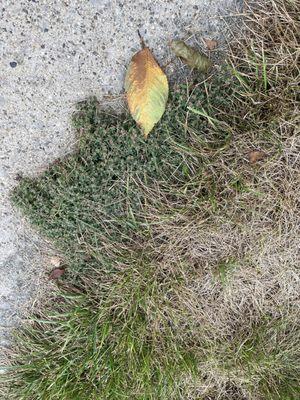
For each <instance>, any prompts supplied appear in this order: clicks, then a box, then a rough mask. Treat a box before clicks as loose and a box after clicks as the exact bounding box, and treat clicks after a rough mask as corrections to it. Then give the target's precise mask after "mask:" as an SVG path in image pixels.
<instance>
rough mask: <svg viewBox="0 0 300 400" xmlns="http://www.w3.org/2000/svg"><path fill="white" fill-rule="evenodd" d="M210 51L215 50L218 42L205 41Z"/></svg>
mask: <svg viewBox="0 0 300 400" xmlns="http://www.w3.org/2000/svg"><path fill="white" fill-rule="evenodd" d="M203 40H204V42H205V44H206V47H207V49H208V50H214V49H215V48H216V47H217V46H218V42H217V41H216V40H213V39H205V38H204V39H203Z"/></svg>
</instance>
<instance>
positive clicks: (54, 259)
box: [50, 256, 61, 268]
mask: <svg viewBox="0 0 300 400" xmlns="http://www.w3.org/2000/svg"><path fill="white" fill-rule="evenodd" d="M60 263H61V259H60V258H59V257H57V256H53V257H51V258H50V264H51V265H53V266H54V267H55V268H59V266H60Z"/></svg>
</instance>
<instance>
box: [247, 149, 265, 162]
mask: <svg viewBox="0 0 300 400" xmlns="http://www.w3.org/2000/svg"><path fill="white" fill-rule="evenodd" d="M265 157H266V153H264V152H263V151H260V150H252V151H250V152H249V153H248V159H249V162H250V164H255V163H256V162H257V161H261V160H263V159H264V158H265Z"/></svg>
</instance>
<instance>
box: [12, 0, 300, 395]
mask: <svg viewBox="0 0 300 400" xmlns="http://www.w3.org/2000/svg"><path fill="white" fill-rule="evenodd" d="M299 11H300V10H299V5H298V4H297V3H296V2H292V1H288V2H282V1H281V0H274V1H270V2H268V3H267V4H264V5H261V6H260V5H256V6H255V7H254V8H249V9H248V14H247V15H246V16H245V23H246V28H247V29H246V38H245V39H243V40H241V41H240V42H239V43H235V44H234V46H233V48H234V50H233V53H232V54H231V56H230V59H229V64H228V66H229V69H230V70H231V73H232V75H233V76H234V78H233V79H232V78H231V77H230V75H228V72H227V73H226V74H225V75H224V74H219V76H218V77H215V78H213V79H209V80H206V81H205V82H204V83H201V82H199V83H194V84H188V85H183V86H179V87H178V88H176V89H174V91H173V94H172V97H171V99H170V103H169V106H168V110H167V112H166V114H165V116H164V119H163V120H162V122H161V124H160V125H159V126H158V127H157V128H156V130H155V132H154V134H153V135H152V136H150V138H149V140H148V141H147V142H145V141H144V139H143V138H142V137H141V135H140V134H139V132H137V130H136V128H135V126H134V125H133V123H132V122H131V121H130V119H128V118H127V117H115V118H113V119H111V117H106V116H105V115H104V114H103V113H101V112H100V111H99V110H98V108H97V104H96V103H95V102H94V101H92V102H89V103H87V105H85V106H84V107H83V108H82V109H81V111H80V113H79V114H78V115H77V117H76V119H75V122H76V124H77V128H78V130H79V131H80V132H81V134H82V136H81V139H80V145H79V149H78V152H77V153H76V154H74V155H73V156H72V157H69V158H67V159H64V160H61V161H60V162H59V163H57V164H56V165H54V166H51V167H50V168H49V170H48V171H46V172H45V173H44V174H43V175H42V176H41V177H39V178H37V179H34V180H29V179H27V180H25V181H23V182H22V183H21V185H20V187H19V188H18V189H17V192H16V193H15V201H16V203H17V204H18V205H20V206H21V207H22V208H24V210H25V212H26V213H27V214H28V216H29V217H30V219H31V220H32V221H33V222H34V223H35V224H36V225H37V226H38V227H39V228H40V229H41V231H42V232H43V233H44V234H46V235H47V236H49V237H51V238H52V239H54V240H55V241H56V244H57V246H59V247H60V249H61V250H63V251H64V253H65V254H66V263H67V265H68V268H69V275H70V276H72V281H68V280H67V281H66V282H65V283H64V285H65V290H64V291H63V292H62V293H61V295H59V296H58V297H56V298H55V305H54V306H53V305H51V307H50V306H49V307H48V308H50V311H49V310H48V311H47V312H46V313H45V315H43V314H42V315H40V316H39V317H38V318H37V320H36V322H35V323H34V324H33V326H31V327H28V328H25V329H24V330H23V333H22V334H21V338H20V339H19V341H18V344H19V349H18V352H17V353H16V356H15V357H14V358H13V360H12V364H13V365H15V367H14V368H13V369H12V370H11V371H9V373H8V374H7V375H6V377H7V380H8V381H9V385H10V391H11V398H17V399H18V400H20V399H24V400H25V399H47V400H48V399H50V400H52V399H53V400H54V399H66V400H68V399H81V400H84V399H122V398H124V399H143V400H144V399H145V400H147V399H149V400H150V399H153V400H154V399H174V400H175V399H176V400H177V399H205V400H207V399H232V400H233V399H235V400H242V399H246V400H263V399H270V400H276V399H278V400H279V399H285V400H296V399H298V398H299V394H300V393H299V387H300V385H299V372H300V371H299V365H300V363H299V359H300V357H299V356H300V355H299V348H300V346H299V345H300V332H299V313H298V311H297V310H298V307H299V273H298V270H297V268H298V265H297V264H298V260H297V249H298V238H299V224H298V212H299V209H298V207H299V204H298V199H299V192H298V187H299V186H298V183H299V173H298V168H299V161H298V151H297V143H298V140H299V131H298V130H297V129H298V128H297V126H298V125H297V123H298V121H297V120H298V103H297V85H296V83H297V80H298V79H299V67H298V64H297V59H298V56H299V37H298V36H297V35H298V33H297V32H298V30H297V29H298V26H297V24H298V20H297V16H298V14H299ZM254 150H255V151H260V152H262V153H263V154H264V157H263V159H261V160H260V161H257V162H255V163H253V164H251V163H250V162H249V152H251V151H254Z"/></svg>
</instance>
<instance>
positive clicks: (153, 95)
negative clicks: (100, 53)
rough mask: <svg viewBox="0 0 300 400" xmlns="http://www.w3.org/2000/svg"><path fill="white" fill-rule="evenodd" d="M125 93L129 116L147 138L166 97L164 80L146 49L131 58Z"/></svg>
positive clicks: (164, 104)
mask: <svg viewBox="0 0 300 400" xmlns="http://www.w3.org/2000/svg"><path fill="white" fill-rule="evenodd" d="M125 91H126V97H127V103H128V106H129V110H130V113H131V115H132V117H133V119H134V120H135V121H136V122H137V124H138V125H139V126H140V127H141V129H142V131H143V133H144V135H145V136H146V137H147V136H148V134H149V132H150V131H151V130H152V129H153V127H154V125H155V124H156V123H157V122H158V121H159V120H160V119H161V117H162V115H163V113H164V111H165V108H166V103H167V99H168V94H169V85H168V80H167V77H166V75H165V74H164V72H163V71H162V69H161V68H160V66H159V65H158V63H157V62H156V60H155V58H154V57H153V55H152V53H151V51H150V50H149V49H148V47H144V48H143V49H142V50H140V51H139V52H138V53H136V54H135V55H134V56H133V57H132V60H131V62H130V65H129V67H128V70H127V74H126V78H125Z"/></svg>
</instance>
